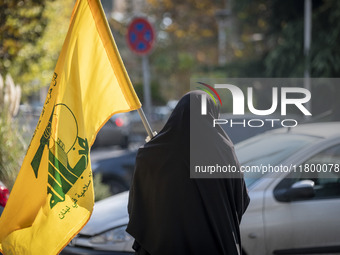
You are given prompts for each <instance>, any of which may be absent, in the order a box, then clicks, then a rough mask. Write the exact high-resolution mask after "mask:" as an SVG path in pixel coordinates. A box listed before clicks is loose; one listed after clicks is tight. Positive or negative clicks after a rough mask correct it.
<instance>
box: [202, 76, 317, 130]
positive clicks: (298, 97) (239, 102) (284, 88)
mask: <svg viewBox="0 0 340 255" xmlns="http://www.w3.org/2000/svg"><path fill="white" fill-rule="evenodd" d="M245 80H247V79H243V80H242V83H241V84H242V85H243V86H242V88H243V90H242V89H241V88H240V86H237V85H235V84H237V83H238V82H237V81H236V82H235V83H234V84H232V83H221V82H218V83H215V84H212V83H210V84H212V85H210V84H208V83H207V82H201V81H198V82H196V84H197V83H198V84H200V85H201V86H202V87H201V86H200V87H196V88H197V89H200V90H202V91H204V92H206V93H207V94H202V96H201V115H206V114H207V96H208V95H209V96H210V97H211V98H212V100H213V101H214V103H215V104H216V105H217V103H218V102H219V103H220V105H221V107H222V105H223V104H222V102H223V98H224V97H225V96H229V97H230V96H231V97H232V109H231V111H230V109H229V112H228V113H230V112H231V113H232V116H236V117H237V119H238V120H237V121H234V120H233V119H214V121H213V123H212V125H213V126H214V127H215V126H216V125H217V124H219V125H225V124H228V125H230V127H233V126H236V125H238V126H243V127H245V126H248V127H254V128H255V127H262V126H263V125H264V124H265V122H269V123H270V125H271V127H274V126H277V125H278V123H279V124H280V126H282V127H295V126H297V125H298V120H297V119H295V118H286V117H287V116H289V114H288V110H287V109H288V108H290V109H294V113H295V115H302V116H304V117H308V116H312V113H311V111H310V109H308V107H307V104H308V103H309V102H310V100H311V92H310V91H309V90H308V89H306V88H303V87H295V86H289V85H290V84H291V83H286V84H287V85H285V84H283V85H281V86H270V87H269V86H267V87H266V88H265V89H266V90H264V92H263V93H265V94H266V95H268V98H267V101H268V102H270V106H268V107H267V108H266V109H259V108H257V107H256V101H259V99H258V98H256V96H255V93H254V88H253V87H252V86H247V82H245ZM287 80H288V81H289V80H290V79H287ZM272 81H273V84H275V83H276V84H277V83H279V84H280V83H281V84H282V83H283V82H282V81H281V82H278V81H277V79H272ZM292 83H293V84H295V83H296V82H292ZM248 84H250V85H252V84H254V83H253V82H251V81H248ZM267 84H268V81H267ZM244 85H246V86H244ZM217 90H218V92H217ZM244 91H245V93H244ZM221 98H222V99H221ZM216 99H217V100H218V101H217V100H216ZM246 106H247V110H248V113H247V112H246ZM246 114H252V115H253V116H254V118H252V119H247V121H246V120H243V121H240V117H242V116H244V115H246ZM256 116H262V117H261V118H260V117H259V118H256ZM263 116H267V117H268V118H263ZM272 116H275V118H273V117H272ZM282 116H284V117H285V119H281V118H282Z"/></svg>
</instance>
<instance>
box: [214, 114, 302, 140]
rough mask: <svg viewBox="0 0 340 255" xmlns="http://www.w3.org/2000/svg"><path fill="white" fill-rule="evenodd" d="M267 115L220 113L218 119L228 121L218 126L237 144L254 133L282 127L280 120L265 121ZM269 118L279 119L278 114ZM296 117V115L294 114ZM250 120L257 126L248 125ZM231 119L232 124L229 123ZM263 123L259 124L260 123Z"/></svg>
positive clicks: (257, 133)
mask: <svg viewBox="0 0 340 255" xmlns="http://www.w3.org/2000/svg"><path fill="white" fill-rule="evenodd" d="M268 118H269V117H268V116H259V115H253V114H245V115H242V116H235V115H233V114H228V113H225V114H221V115H220V117H219V119H223V120H226V121H228V123H226V124H221V125H220V126H221V127H222V128H223V130H224V131H225V132H226V133H227V134H228V136H229V138H230V140H231V141H232V142H233V143H234V144H237V143H239V142H242V141H244V140H246V139H248V138H250V137H253V136H255V135H259V134H262V133H264V132H267V131H270V130H273V129H276V128H280V127H282V126H281V125H280V122H278V121H273V122H271V121H266V119H268ZM270 118H271V119H279V117H278V116H271V117H270ZM292 118H293V117H292ZM294 118H295V119H296V118H297V117H296V116H294ZM252 120H256V121H254V122H255V123H252V124H253V125H258V127H251V126H249V125H248V123H249V121H250V122H251V121H252ZM231 121H232V123H233V124H231ZM260 122H262V123H263V125H262V126H261V123H260Z"/></svg>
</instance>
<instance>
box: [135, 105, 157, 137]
mask: <svg viewBox="0 0 340 255" xmlns="http://www.w3.org/2000/svg"><path fill="white" fill-rule="evenodd" d="M137 111H138V113H139V116H140V118H141V119H142V122H143V125H144V128H145V130H146V132H147V133H148V137H147V138H146V139H145V140H146V142H148V141H150V140H151V139H152V138H153V137H154V136H155V135H156V134H157V132H156V131H155V132H152V129H151V126H150V124H149V122H148V120H147V119H146V117H145V114H144V111H143V109H142V108H139V109H137Z"/></svg>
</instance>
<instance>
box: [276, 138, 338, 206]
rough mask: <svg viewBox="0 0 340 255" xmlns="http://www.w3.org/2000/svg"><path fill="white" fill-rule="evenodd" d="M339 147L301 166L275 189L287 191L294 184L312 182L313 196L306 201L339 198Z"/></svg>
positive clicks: (332, 148)
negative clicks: (305, 181) (304, 181)
mask: <svg viewBox="0 0 340 255" xmlns="http://www.w3.org/2000/svg"><path fill="white" fill-rule="evenodd" d="M339 166H340V145H336V146H333V147H331V148H328V149H326V150H324V151H322V152H320V153H318V154H316V155H315V156H313V157H311V158H310V159H308V160H307V161H306V162H304V163H303V164H301V166H300V167H299V168H300V169H301V171H300V169H299V171H297V172H295V173H291V174H290V175H289V176H288V177H287V178H285V179H284V180H283V181H281V182H280V184H279V185H278V186H277V187H276V188H275V189H276V190H278V189H287V188H289V187H291V185H293V184H294V183H296V182H299V181H303V180H312V181H314V192H315V196H314V197H313V198H308V199H329V198H337V197H340V170H339Z"/></svg>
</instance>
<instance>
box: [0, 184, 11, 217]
mask: <svg viewBox="0 0 340 255" xmlns="http://www.w3.org/2000/svg"><path fill="white" fill-rule="evenodd" d="M8 197H9V190H8V189H7V188H6V186H5V185H4V184H3V183H2V182H1V181H0V216H1V214H2V212H3V210H4V208H5V205H6V203H7V200H8Z"/></svg>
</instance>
